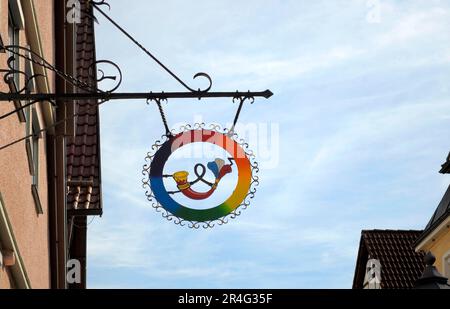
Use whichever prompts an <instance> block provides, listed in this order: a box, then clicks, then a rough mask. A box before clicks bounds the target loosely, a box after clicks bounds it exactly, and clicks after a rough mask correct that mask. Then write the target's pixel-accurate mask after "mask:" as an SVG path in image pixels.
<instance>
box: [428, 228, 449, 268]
mask: <svg viewBox="0 0 450 309" xmlns="http://www.w3.org/2000/svg"><path fill="white" fill-rule="evenodd" d="M429 250H430V251H431V252H432V253H433V255H434V256H435V257H436V263H435V264H434V265H435V266H436V268H437V269H438V270H439V272H440V273H441V274H445V270H444V265H443V259H444V255H445V254H446V253H448V251H449V250H450V229H449V228H447V229H446V232H445V233H442V234H441V235H440V236H439V237H438V238H436V240H435V241H433V242H432V243H431V245H430V247H429Z"/></svg>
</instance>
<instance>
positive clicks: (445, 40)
mask: <svg viewBox="0 0 450 309" xmlns="http://www.w3.org/2000/svg"><path fill="white" fill-rule="evenodd" d="M108 2H109V3H110V4H111V7H112V8H111V11H110V12H109V14H110V15H111V16H112V17H113V18H114V19H115V20H116V21H118V22H119V23H120V24H121V25H123V26H124V28H126V29H127V30H128V31H130V32H131V33H132V34H133V35H134V36H135V37H136V38H138V39H139V40H140V41H141V42H142V43H143V45H145V46H146V47H147V48H148V49H149V50H151V51H152V52H153V53H154V54H155V55H157V56H158V57H159V58H160V60H161V61H163V62H164V63H166V64H167V65H168V66H169V67H170V68H171V69H173V70H174V71H175V72H177V73H178V74H179V75H180V76H181V77H182V78H183V79H184V80H186V81H187V82H188V83H189V84H191V85H193V86H194V87H201V86H202V85H204V84H203V83H202V81H192V76H193V75H194V74H195V73H197V72H200V71H204V72H208V73H209V74H210V75H211V77H212V78H213V82H214V84H213V89H212V90H213V91H228V90H231V91H234V90H237V89H239V90H243V91H246V90H248V89H251V90H265V89H267V88H270V89H271V90H272V91H273V92H274V93H275V95H274V96H273V98H271V99H270V100H268V101H266V100H261V99H260V100H257V101H256V102H255V104H253V105H251V106H247V107H246V108H244V110H243V113H242V116H241V118H240V120H241V123H242V126H243V127H241V132H239V130H240V129H239V128H238V130H237V133H241V134H242V135H244V136H246V134H247V133H246V130H245V125H249V126H250V127H251V126H256V127H257V128H259V129H260V131H258V132H261V128H266V129H268V130H269V132H271V134H268V135H267V136H269V137H270V138H269V140H270V143H269V145H268V147H266V146H267V145H262V144H261V143H260V142H259V141H258V140H254V139H252V138H251V136H249V139H250V141H249V142H250V144H251V145H252V142H254V144H253V145H254V147H253V149H254V150H255V152H256V155H257V156H258V159H259V161H260V163H261V167H262V169H261V172H260V177H261V185H260V187H259V189H258V192H257V195H256V197H255V199H254V200H253V202H252V204H251V207H250V208H249V209H247V210H246V211H245V212H244V213H243V215H242V216H241V217H240V218H238V219H236V220H234V221H232V222H230V223H229V224H228V225H225V226H221V227H218V228H214V229H212V230H190V229H187V228H182V227H179V226H176V225H174V224H173V223H171V222H168V221H166V220H165V219H163V218H161V216H160V214H158V213H156V212H155V211H154V210H153V209H152V208H151V205H150V204H149V203H148V202H147V201H146V199H145V195H144V191H143V189H142V187H141V179H142V175H141V171H142V165H143V164H144V157H145V155H146V153H147V152H148V151H150V147H151V145H152V144H153V142H154V141H155V140H157V139H159V138H160V136H161V135H162V134H163V133H164V132H163V127H162V124H161V120H160V118H159V115H158V113H157V108H156V106H154V105H146V104H145V102H144V101H122V102H120V101H117V102H111V103H107V104H105V105H103V106H102V107H101V130H102V131H101V133H102V137H101V142H102V178H103V207H104V215H103V217H102V218H97V219H95V220H94V221H93V222H92V223H91V224H90V226H89V242H88V254H89V256H88V286H89V287H91V288H102V287H104V288H349V287H351V284H352V279H353V273H354V266H355V259H356V254H357V250H358V243H359V237H360V231H361V229H373V228H379V229H421V228H423V227H424V226H425V225H426V223H427V221H428V219H429V218H430V217H431V215H432V213H433V211H434V209H435V208H436V206H437V205H438V203H439V201H440V198H441V197H442V195H443V193H444V191H445V189H446V188H447V186H448V184H449V180H450V178H449V177H448V176H444V175H440V174H439V173H438V170H439V168H440V165H441V164H442V163H443V162H444V160H445V158H446V156H447V154H448V151H449V150H450V149H449V145H448V144H447V142H448V136H449V135H450V126H449V122H450V108H449V107H450V102H449V94H450V92H449V91H450V31H449V29H450V2H449V1H433V0H427V1H387V0H380V1H366V0H360V1H358V0H355V1H298V0H292V1H288V0H285V1H281V0H278V1H276V0H265V1H263V0H247V1H239V2H238V1H232V0H227V1H225V0H214V1H205V0H198V1H181V0H165V1H157V0H155V1H143V0H142V1H138V0H135V1H132V2H126V1H117V0H115V1H113V0H110V1H108ZM99 20H100V25H98V26H97V28H96V40H97V57H98V59H111V60H114V61H116V62H117V63H118V64H119V65H120V66H121V68H122V70H123V73H124V82H123V84H122V86H121V88H120V89H119V91H143V92H145V91H161V90H165V91H183V89H182V88H181V86H180V85H178V84H177V83H176V82H175V81H174V80H172V79H171V78H170V77H169V76H168V75H167V74H166V73H165V72H163V71H162V70H161V69H159V68H158V67H157V66H156V65H155V64H154V63H153V62H152V61H151V60H150V59H148V58H147V57H146V56H145V55H144V54H143V53H142V52H141V51H139V50H138V49H137V48H136V47H134V46H133V45H132V44H131V43H130V42H129V41H127V39H126V38H125V37H123V36H122V35H121V34H120V33H118V32H117V31H116V30H114V29H113V28H112V27H111V26H110V25H109V24H108V23H107V21H106V20H104V19H102V18H99ZM165 109H166V112H167V116H168V120H169V124H171V125H174V128H176V127H178V126H179V125H180V124H183V123H193V122H195V121H197V120H202V121H205V122H208V123H219V124H222V125H227V124H229V123H230V122H231V121H232V119H233V114H234V112H235V109H236V105H233V104H232V103H231V102H230V100H227V99H219V100H205V101H201V102H199V101H197V100H192V101H189V100H187V101H186V100H181V101H180V100H178V101H176V100H174V101H171V102H169V104H168V105H165ZM266 149H268V150H266ZM219 198H220V196H219Z"/></svg>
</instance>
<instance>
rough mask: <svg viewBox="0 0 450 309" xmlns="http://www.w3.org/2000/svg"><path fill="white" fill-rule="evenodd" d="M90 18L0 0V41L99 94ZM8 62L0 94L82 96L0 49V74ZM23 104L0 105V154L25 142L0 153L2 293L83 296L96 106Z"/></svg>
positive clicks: (61, 4)
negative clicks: (67, 291) (62, 291)
mask: <svg viewBox="0 0 450 309" xmlns="http://www.w3.org/2000/svg"><path fill="white" fill-rule="evenodd" d="M90 13H92V12H91V8H89V5H88V1H87V0H83V1H65V0H64V1H63V0H0V40H1V41H0V43H1V45H2V46H12V45H13V46H21V47H25V48H28V49H29V50H31V51H32V52H33V53H34V54H36V55H38V56H39V57H41V58H43V59H45V60H47V61H48V63H50V64H52V65H54V67H55V69H56V70H57V71H58V72H60V73H63V74H69V75H71V76H74V77H75V78H77V79H79V80H81V81H83V82H85V83H90V84H91V85H92V86H96V76H95V70H96V68H95V44H94V30H93V19H92V17H90ZM69 17H75V18H69ZM14 51H16V52H20V53H21V54H24V55H26V50H22V49H21V48H20V47H14ZM28 56H29V57H31V58H33V56H32V55H31V54H29V55H28ZM8 64H9V69H13V70H14V71H11V70H9V72H7V71H0V72H1V75H0V77H1V79H0V91H1V92H6V93H9V92H18V91H26V92H30V93H33V92H35V93H55V92H56V93H66V92H77V91H80V90H79V89H77V88H76V87H74V86H73V85H72V84H71V83H69V82H67V81H66V80H65V79H63V78H61V77H60V75H58V74H55V70H52V69H48V68H44V67H43V66H42V65H40V64H39V63H36V62H33V61H30V60H29V59H28V60H27V59H24V58H23V57H18V56H17V55H15V53H13V52H12V51H11V49H6V50H5V49H2V50H1V52H0V70H1V69H3V70H5V69H8ZM93 72H94V73H93ZM34 74H36V75H37V76H38V77H37V78H34V79H33V80H28V79H27V78H26V76H28V77H30V76H31V75H34ZM29 103H33V102H14V101H11V102H0V117H1V119H0V147H2V146H5V145H8V144H9V143H11V142H14V141H16V140H19V139H21V138H23V137H26V136H28V138H26V139H24V140H22V141H20V142H17V143H15V144H13V145H11V146H8V147H6V148H4V149H2V150H0V253H1V256H0V263H1V267H0V288H83V287H86V239H87V237H86V233H87V224H86V223H87V219H86V218H87V216H91V215H100V214H101V209H102V208H101V181H100V179H101V177H100V143H99V117H98V107H97V106H96V103H97V102H95V101H78V102H72V101H56V102H46V101H42V102H34V103H33V104H31V105H30V106H27V105H28V104H29ZM25 106H27V107H25ZM11 111H15V112H14V113H11V114H10V112H11ZM8 114H10V115H9V116H6V115H8ZM2 115H5V117H2ZM72 268H73V269H72ZM72 270H73V271H74V272H71V271H72ZM68 274H69V276H68ZM71 274H72V277H71V276H70V275H71Z"/></svg>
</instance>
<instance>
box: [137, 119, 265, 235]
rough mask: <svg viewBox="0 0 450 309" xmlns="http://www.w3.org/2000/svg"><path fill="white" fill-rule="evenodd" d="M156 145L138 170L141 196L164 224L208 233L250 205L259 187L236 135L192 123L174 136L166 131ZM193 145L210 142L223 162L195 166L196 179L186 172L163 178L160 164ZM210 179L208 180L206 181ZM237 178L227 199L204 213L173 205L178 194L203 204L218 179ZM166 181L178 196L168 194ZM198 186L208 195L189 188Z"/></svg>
mask: <svg viewBox="0 0 450 309" xmlns="http://www.w3.org/2000/svg"><path fill="white" fill-rule="evenodd" d="M170 133H171V134H170V135H168V134H165V135H163V136H162V139H161V140H158V141H157V142H155V144H154V145H153V146H152V151H151V152H149V153H148V154H147V156H146V158H145V161H146V163H145V164H144V166H143V170H142V174H143V176H144V178H143V179H142V185H143V188H144V189H145V195H146V197H147V199H148V201H150V202H151V205H152V207H153V208H154V209H155V210H156V211H157V212H160V213H161V214H162V217H164V218H165V219H167V220H169V221H172V222H174V223H175V224H177V225H180V226H187V227H189V228H193V229H199V228H201V227H202V228H204V229H208V228H213V227H214V226H216V225H223V224H226V223H228V222H229V220H230V219H235V218H236V217H238V216H240V215H241V213H242V211H243V210H245V209H246V208H247V207H248V206H249V205H250V200H251V199H253V198H254V196H255V193H256V187H257V186H258V185H259V176H258V175H257V174H258V172H259V168H258V163H257V162H256V159H255V155H254V153H253V152H252V151H251V150H250V149H249V147H248V144H247V143H246V142H245V141H244V140H243V139H239V138H238V136H237V134H236V133H234V132H231V131H230V130H229V129H226V128H225V129H222V128H221V127H220V126H219V125H209V126H206V125H205V124H203V123H202V124H195V125H193V126H190V125H185V126H183V127H181V128H180V130H178V132H175V131H173V130H172V131H171V132H170ZM192 143H209V144H212V145H216V146H219V147H221V148H222V149H224V150H225V151H226V153H227V154H228V157H226V158H215V159H214V160H212V161H209V162H208V163H207V165H206V167H205V165H204V164H202V163H198V164H196V165H195V167H194V174H195V176H196V179H189V178H190V175H189V173H188V172H187V171H173V172H172V173H170V174H165V165H166V162H167V161H168V159H169V158H170V156H171V155H172V154H173V153H174V152H175V151H176V150H178V149H180V148H182V147H183V146H187V145H190V144H192ZM207 173H208V174H209V176H210V177H212V181H208V180H206V179H205V175H206V174H207ZM231 173H237V178H238V181H237V184H236V186H235V188H234V189H233V190H232V192H231V194H230V195H229V197H228V198H227V199H225V200H224V201H223V202H222V203H220V204H218V205H213V206H211V207H209V208H206V209H195V208H192V207H191V206H189V205H183V204H181V203H179V202H177V201H176V200H175V199H174V198H173V196H174V195H176V194H183V195H184V196H185V197H187V198H189V199H191V200H205V199H208V198H209V197H210V196H211V195H212V194H214V192H215V190H216V188H217V187H218V186H219V185H220V183H221V180H222V178H224V177H227V174H231ZM165 178H170V179H172V180H173V182H174V183H176V186H177V188H178V191H169V190H167V188H166V187H165V185H164V179H165ZM199 182H203V183H204V184H206V185H207V186H209V187H210V189H209V190H208V191H204V192H199V191H197V190H196V189H195V188H194V187H195V184H196V183H199Z"/></svg>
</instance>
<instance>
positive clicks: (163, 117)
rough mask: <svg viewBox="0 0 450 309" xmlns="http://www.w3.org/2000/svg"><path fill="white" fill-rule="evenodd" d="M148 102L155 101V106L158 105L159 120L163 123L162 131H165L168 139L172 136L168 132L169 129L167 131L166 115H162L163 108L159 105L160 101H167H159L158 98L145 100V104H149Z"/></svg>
mask: <svg viewBox="0 0 450 309" xmlns="http://www.w3.org/2000/svg"><path fill="white" fill-rule="evenodd" d="M150 101H155V102H156V105H158V110H159V114H160V115H161V119H162V122H163V125H164V129H165V130H166V135H167V136H168V137H170V136H172V133H171V132H170V129H169V125H168V124H167V117H166V114H165V113H164V110H163V107H162V105H161V101H167V99H159V98H155V99H147V104H149V102H150Z"/></svg>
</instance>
